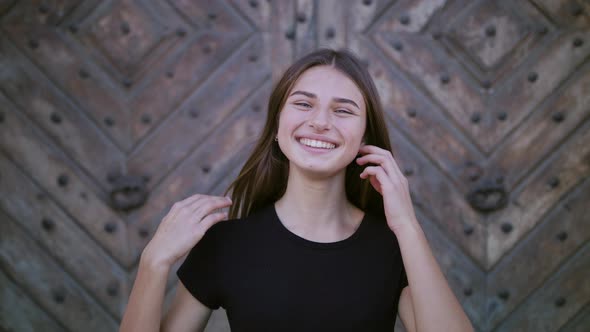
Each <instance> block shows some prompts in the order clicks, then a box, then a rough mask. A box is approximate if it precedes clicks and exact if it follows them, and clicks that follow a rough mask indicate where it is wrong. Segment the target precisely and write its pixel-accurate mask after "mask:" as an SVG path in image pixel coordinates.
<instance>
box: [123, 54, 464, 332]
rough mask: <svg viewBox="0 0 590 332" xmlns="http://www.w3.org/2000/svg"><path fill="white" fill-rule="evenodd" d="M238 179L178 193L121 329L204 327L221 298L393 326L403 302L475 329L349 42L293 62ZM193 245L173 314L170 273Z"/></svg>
mask: <svg viewBox="0 0 590 332" xmlns="http://www.w3.org/2000/svg"><path fill="white" fill-rule="evenodd" d="M230 190H231V191H232V194H231V195H232V199H230V198H229V197H216V196H207V195H198V194H197V195H194V196H191V197H188V198H187V199H185V200H183V201H180V202H177V203H175V204H174V205H173V206H172V209H171V210H170V212H169V213H168V214H167V215H166V217H165V218H164V219H163V220H162V222H161V224H160V226H159V227H158V230H157V231H156V233H155V235H154V237H153V238H152V240H151V241H150V242H149V243H148V245H147V246H146V248H145V249H144V251H143V253H142V255H141V259H140V264H139V270H138V273H137V277H136V280H135V284H134V286H133V289H132V292H131V296H130V298H129V303H128V305H127V309H126V312H125V314H124V317H123V321H122V323H121V331H158V330H160V329H163V330H166V331H195V330H198V331H202V330H203V329H204V327H205V325H206V324H207V321H208V319H209V316H210V314H211V310H213V309H217V308H219V307H221V306H222V307H224V308H225V309H226V310H227V314H228V319H229V322H230V326H231V328H232V331H393V328H394V324H395V320H396V315H397V314H398V312H399V315H400V317H401V319H402V321H403V323H404V326H405V327H406V329H407V330H408V331H421V332H424V331H473V328H472V326H471V323H470V321H469V319H468V318H467V316H466V315H465V313H464V311H463V310H462V308H461V305H460V304H459V302H458V301H457V299H456V298H455V296H454V294H453V292H452V291H451V289H450V288H449V286H448V284H447V282H446V279H445V277H444V275H443V274H442V272H441V270H440V268H439V266H438V264H437V262H436V260H435V258H434V257H433V255H432V252H431V249H430V248H429V245H428V243H427V240H426V237H425V236H424V233H423V231H422V229H421V227H420V224H419V223H418V221H417V220H416V217H415V214H414V210H413V206H412V202H411V200H410V195H409V190H408V182H407V180H406V178H405V177H404V176H403V174H402V172H401V171H400V169H399V167H398V165H397V163H396V161H395V159H394V158H393V155H392V153H391V146H390V143H389V135H388V133H387V128H386V127H385V120H384V115H383V111H382V107H381V103H380V100H379V96H378V93H377V90H376V88H375V85H374V83H373V81H372V79H371V77H370V75H369V73H368V72H367V70H366V69H365V68H364V67H363V66H362V65H361V63H360V62H359V61H358V59H357V58H356V57H355V56H354V55H353V54H351V53H350V52H347V51H334V50H327V49H322V50H318V51H315V52H313V53H311V54H308V55H306V56H304V57H303V58H301V59H299V60H298V61H296V62H295V63H294V64H293V65H292V66H291V67H290V68H289V69H288V70H287V71H286V72H285V74H284V75H283V77H282V78H281V79H280V80H279V82H278V83H277V85H276V86H275V88H274V90H273V92H272V94H271V97H270V100H269V103H268V116H267V120H266V125H265V128H264V131H263V132H262V135H261V136H260V138H259V140H258V142H257V144H256V146H255V147H254V150H253V153H252V155H251V156H250V158H249V159H248V160H247V161H246V163H245V165H244V167H243V169H242V171H241V173H240V174H239V176H238V178H237V179H236V180H235V181H234V182H233V183H232V185H231V186H230V188H229V189H228V191H227V192H229V191H230ZM227 192H226V193H227ZM227 207H229V214H227V213H225V212H219V211H218V210H219V209H223V208H227ZM226 219H229V220H226ZM222 220H226V221H222ZM220 221H222V222H220ZM187 253H188V256H187V258H186V260H185V261H184V263H183V264H182V265H181V267H180V268H179V270H178V272H177V274H178V277H179V279H180V281H179V283H178V288H177V291H176V297H175V298H174V300H173V303H172V304H171V307H170V310H169V312H168V313H167V315H166V317H165V318H164V319H163V320H161V312H162V303H163V298H164V293H165V284H166V279H167V275H168V273H169V271H170V268H171V266H172V265H173V263H174V262H176V261H177V260H179V259H181V257H183V256H184V255H186V254H187Z"/></svg>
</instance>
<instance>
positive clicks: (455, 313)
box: [395, 220, 473, 332]
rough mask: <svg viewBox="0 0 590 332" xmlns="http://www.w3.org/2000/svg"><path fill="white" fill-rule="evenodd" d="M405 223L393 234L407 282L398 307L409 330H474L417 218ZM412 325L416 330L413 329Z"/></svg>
mask: <svg viewBox="0 0 590 332" xmlns="http://www.w3.org/2000/svg"><path fill="white" fill-rule="evenodd" d="M406 225H407V226H408V227H403V228H401V227H400V228H399V229H397V230H396V233H395V235H396V237H397V239H398V242H399V245H400V249H401V252H402V259H403V261H404V267H405V269H406V275H407V277H408V284H409V287H406V289H404V292H403V293H402V297H404V296H405V299H402V298H400V303H399V306H400V307H399V310H398V311H399V313H400V317H401V318H402V321H403V322H404V325H405V327H406V328H407V329H408V331H409V332H415V331H420V332H424V331H473V327H472V325H471V322H470V321H469V318H468V317H467V315H466V314H465V312H464V311H463V308H462V307H461V304H460V303H459V301H458V300H457V298H456V297H455V295H454V294H453V291H452V290H451V288H450V287H449V285H448V283H447V280H446V278H445V276H444V275H443V273H442V271H441V270H440V267H439V265H438V263H437V261H436V259H435V258H434V256H433V254H432V251H431V250H430V246H429V245H428V242H427V240H426V237H425V235H424V232H423V231H422V228H421V227H420V225H419V224H418V221H416V220H414V221H412V222H411V223H408V224H406ZM406 290H407V291H406ZM407 299H409V301H408V300H407ZM406 306H411V308H407V307H406ZM410 316H411V317H410ZM407 322H409V324H406V323H407ZM414 324H415V329H412V328H413V327H414V326H412V325H414ZM408 325H409V326H408Z"/></svg>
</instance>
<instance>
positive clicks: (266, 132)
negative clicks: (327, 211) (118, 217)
mask: <svg viewBox="0 0 590 332" xmlns="http://www.w3.org/2000/svg"><path fill="white" fill-rule="evenodd" d="M320 65H329V66H332V67H334V68H336V69H338V70H340V71H341V72H343V73H344V74H345V75H347V76H348V77H349V78H350V79H351V80H352V81H353V82H355V83H356V85H357V86H358V88H359V89H360V90H361V93H362V95H363V98H364V101H365V105H366V109H367V112H366V114H367V125H366V129H365V135H364V142H365V144H369V145H375V146H378V147H380V148H382V149H385V150H388V151H391V144H390V142H389V134H388V132H387V127H386V125H385V117H384V115H383V107H382V106H381V101H380V98H379V94H378V92H377V88H376V87H375V84H374V83H373V80H372V79H371V76H370V74H369V72H368V71H367V69H366V68H365V67H364V66H363V64H362V63H361V62H360V61H359V60H358V58H357V57H356V56H355V55H354V54H353V53H352V52H350V51H347V50H338V51H337V50H332V49H319V50H316V51H314V52H312V53H309V54H307V55H305V56H303V57H302V58H300V59H299V60H297V61H296V62H295V63H293V64H292V65H291V66H290V67H289V68H288V69H287V70H286V71H285V73H284V74H283V76H282V77H281V79H280V80H279V81H278V82H277V84H276V85H275V87H274V89H273V91H272V94H271V95H270V99H269V101H268V115H267V118H266V124H265V126H264V129H263V131H262V134H261V136H260V138H259V139H258V142H257V143H256V145H255V147H254V150H253V152H252V154H251V155H250V157H249V158H248V160H247V161H246V163H245V164H244V166H243V168H242V170H241V171H240V174H239V175H238V177H237V178H236V179H235V180H234V181H233V182H232V183H231V185H230V186H229V187H228V189H227V190H226V191H225V195H227V193H228V192H229V191H230V190H232V189H233V191H232V194H231V198H232V201H233V204H232V205H231V207H230V209H229V215H228V218H229V219H235V218H244V217H246V216H249V215H250V214H252V213H254V212H256V211H258V210H259V209H261V208H262V207H264V206H266V205H268V204H272V203H274V202H275V201H277V200H278V199H279V198H281V196H283V194H284V193H285V190H286V189H287V180H288V175H289V160H288V159H287V157H285V155H284V154H283V153H282V151H281V149H280V148H279V145H278V144H277V142H276V141H275V140H274V138H275V136H276V135H277V132H278V123H279V115H280V111H281V109H282V108H283V106H284V104H285V101H286V99H287V96H288V94H289V92H290V91H291V89H292V87H293V85H294V84H295V82H296V81H297V79H298V78H299V76H301V74H303V72H305V71H306V70H307V69H309V68H311V67H315V66H320ZM362 170H363V167H360V166H359V165H358V164H356V162H355V161H354V160H353V161H352V162H351V163H350V164H349V165H348V166H347V167H346V176H345V181H346V183H345V188H346V197H347V198H348V200H349V201H350V202H351V203H352V204H354V205H356V206H357V207H358V208H359V209H361V210H363V211H364V212H369V213H371V214H374V215H377V216H384V211H383V199H382V197H381V194H379V193H378V192H377V191H376V190H375V189H374V188H373V187H372V186H371V183H370V182H369V181H368V180H367V179H361V178H360V173H361V172H362Z"/></svg>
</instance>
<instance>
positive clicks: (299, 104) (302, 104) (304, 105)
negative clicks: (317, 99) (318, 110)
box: [295, 103, 311, 107]
mask: <svg viewBox="0 0 590 332" xmlns="http://www.w3.org/2000/svg"><path fill="white" fill-rule="evenodd" d="M295 105H297V106H303V107H311V105H310V104H308V103H295Z"/></svg>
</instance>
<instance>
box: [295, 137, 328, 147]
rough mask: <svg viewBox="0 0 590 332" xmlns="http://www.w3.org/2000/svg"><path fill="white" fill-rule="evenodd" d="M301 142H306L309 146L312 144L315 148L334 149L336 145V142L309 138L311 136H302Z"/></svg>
mask: <svg viewBox="0 0 590 332" xmlns="http://www.w3.org/2000/svg"><path fill="white" fill-rule="evenodd" d="M299 142H301V144H304V145H307V146H311V147H314V148H321V149H333V148H335V147H336V145H335V144H332V143H328V142H322V141H317V140H315V139H309V138H301V139H299Z"/></svg>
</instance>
